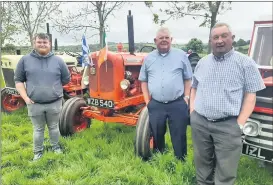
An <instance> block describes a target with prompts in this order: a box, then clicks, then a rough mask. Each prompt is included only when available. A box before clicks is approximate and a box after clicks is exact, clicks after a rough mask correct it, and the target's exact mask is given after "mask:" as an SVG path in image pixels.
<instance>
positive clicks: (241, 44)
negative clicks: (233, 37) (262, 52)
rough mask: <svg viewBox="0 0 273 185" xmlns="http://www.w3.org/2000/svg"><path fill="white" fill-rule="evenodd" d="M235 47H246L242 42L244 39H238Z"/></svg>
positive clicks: (244, 42)
mask: <svg viewBox="0 0 273 185" xmlns="http://www.w3.org/2000/svg"><path fill="white" fill-rule="evenodd" d="M236 45H237V46H245V45H247V43H246V41H245V40H244V39H239V40H238V41H237V44H236Z"/></svg>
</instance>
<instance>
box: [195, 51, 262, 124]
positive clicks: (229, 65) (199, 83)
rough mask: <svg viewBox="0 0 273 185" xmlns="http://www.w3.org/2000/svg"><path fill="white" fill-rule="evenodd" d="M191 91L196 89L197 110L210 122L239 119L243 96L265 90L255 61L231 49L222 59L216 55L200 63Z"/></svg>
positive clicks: (205, 58) (210, 55) (206, 57)
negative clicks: (227, 118) (236, 117)
mask: <svg viewBox="0 0 273 185" xmlns="http://www.w3.org/2000/svg"><path fill="white" fill-rule="evenodd" d="M192 88H196V89H197V90H196V97H195V102H194V109H195V111H196V112H198V113H199V114H201V115H203V116H205V117H207V118H209V119H220V118H224V117H228V116H238V115H239V114H240V111H241V107H242V103H243V99H244V94H245V93H246V92H249V93H254V92H257V91H259V90H262V89H264V88H265V85H264V83H263V80H262V77H261V75H260V73H259V70H258V68H257V66H256V63H255V61H254V60H252V59H251V58H250V57H248V56H246V55H244V54H241V53H239V52H237V51H234V49H232V50H231V51H229V52H228V53H226V54H225V55H224V56H223V57H221V58H217V57H216V56H214V55H213V54H209V55H207V56H205V57H203V58H202V59H201V60H200V61H199V62H198V64H197V66H196V68H195V71H194V75H193V84H192Z"/></svg>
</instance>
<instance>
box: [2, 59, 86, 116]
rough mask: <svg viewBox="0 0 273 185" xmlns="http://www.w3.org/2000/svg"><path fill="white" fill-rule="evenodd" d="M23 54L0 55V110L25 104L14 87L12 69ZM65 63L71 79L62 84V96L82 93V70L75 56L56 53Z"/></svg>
mask: <svg viewBox="0 0 273 185" xmlns="http://www.w3.org/2000/svg"><path fill="white" fill-rule="evenodd" d="M22 56H23V55H3V56H2V57H1V79H2V80H1V111H2V112H6V113H11V112H13V111H15V110H18V109H20V108H22V107H24V106H25V102H24V100H23V99H22V98H21V96H20V94H19V93H18V91H17V90H16V88H15V82H14V70H15V68H16V65H17V63H18V61H19V60H20V59H21V57H22ZM57 56H59V57H61V58H62V59H63V60H64V61H65V62H66V64H67V66H68V69H69V71H70V73H71V81H70V82H69V83H68V84H67V85H65V86H63V88H64V98H65V99H68V98H71V97H74V96H81V95H82V84H81V83H82V70H79V69H78V68H77V67H76V65H77V60H76V58H75V57H71V56H68V55H57Z"/></svg>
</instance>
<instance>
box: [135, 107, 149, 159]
mask: <svg viewBox="0 0 273 185" xmlns="http://www.w3.org/2000/svg"><path fill="white" fill-rule="evenodd" d="M153 149H154V139H153V137H152V133H151V128H150V123H149V114H148V108H147V107H145V108H144V109H143V110H142V111H141V113H140V115H139V118H138V121H137V126H136V137H135V153H136V155H138V156H140V157H141V158H142V159H144V160H147V159H149V158H150V157H151V156H152V151H153Z"/></svg>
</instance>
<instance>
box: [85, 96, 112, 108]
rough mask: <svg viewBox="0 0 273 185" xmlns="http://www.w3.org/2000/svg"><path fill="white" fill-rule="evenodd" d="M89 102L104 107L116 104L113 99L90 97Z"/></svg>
mask: <svg viewBox="0 0 273 185" xmlns="http://www.w3.org/2000/svg"><path fill="white" fill-rule="evenodd" d="M87 103H88V104H89V105H93V106H97V107H103V108H114V107H115V104H114V101H112V100H102V99H97V98H88V99H87Z"/></svg>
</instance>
